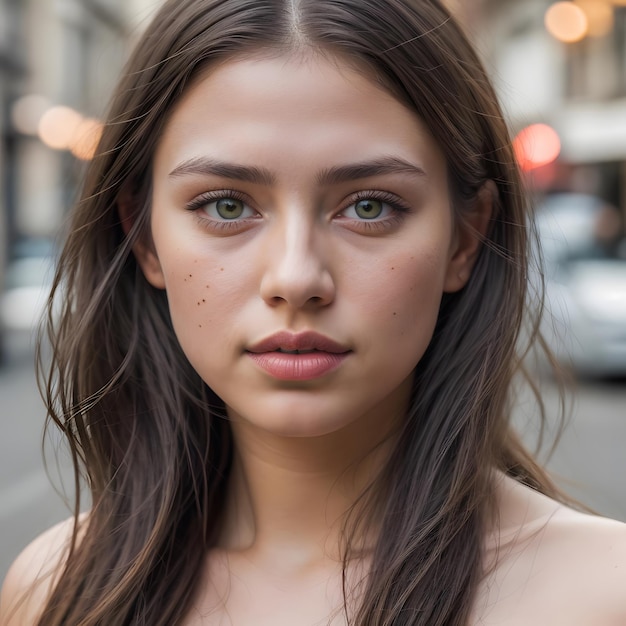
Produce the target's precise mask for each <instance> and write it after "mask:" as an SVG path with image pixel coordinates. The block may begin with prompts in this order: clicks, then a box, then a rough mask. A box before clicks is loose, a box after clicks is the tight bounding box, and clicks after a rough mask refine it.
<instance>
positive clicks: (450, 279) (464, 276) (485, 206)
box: [443, 180, 498, 293]
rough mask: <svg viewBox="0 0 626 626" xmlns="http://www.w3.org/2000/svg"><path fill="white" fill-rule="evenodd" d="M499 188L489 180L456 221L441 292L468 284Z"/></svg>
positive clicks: (455, 289)
mask: <svg viewBox="0 0 626 626" xmlns="http://www.w3.org/2000/svg"><path fill="white" fill-rule="evenodd" d="M497 195H498V189H497V187H496V185H495V183H494V182H493V181H492V180H488V181H487V182H486V183H485V184H484V185H483V186H482V187H481V188H480V189H479V191H478V193H477V194H476V200H475V201H474V206H473V207H472V208H471V209H470V210H469V211H467V212H465V213H464V214H463V217H462V219H460V220H458V221H457V224H456V226H455V230H456V232H455V236H454V241H453V246H452V249H451V256H450V260H449V262H448V269H447V272H446V278H445V282H444V289H443V290H444V292H446V293H454V292H455V291H459V290H461V289H462V288H463V287H465V285H466V284H467V282H468V280H469V278H470V276H471V273H472V270H473V268H474V264H475V263H476V259H477V258H478V255H479V253H480V251H481V249H482V245H483V241H484V240H485V238H486V237H487V234H488V231H489V224H490V222H491V218H492V216H493V212H494V205H495V203H496V198H497Z"/></svg>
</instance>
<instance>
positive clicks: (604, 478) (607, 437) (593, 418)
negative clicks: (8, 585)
mask: <svg viewBox="0 0 626 626" xmlns="http://www.w3.org/2000/svg"><path fill="white" fill-rule="evenodd" d="M9 348H10V351H9V352H10V354H9V357H10V358H11V363H10V364H9V365H10V367H8V366H6V365H5V367H4V368H2V369H0V424H1V425H2V432H3V436H2V438H1V439H0V579H1V578H3V577H4V574H5V573H6V570H7V568H8V566H9V564H10V563H11V561H12V560H13V559H14V558H15V557H16V556H17V554H18V553H19V551H20V550H21V548H22V547H24V546H25V545H26V544H27V543H28V542H29V541H30V540H31V539H32V538H33V537H35V536H36V535H37V534H38V533H39V532H41V531H42V530H43V529H45V528H47V527H48V526H50V525H51V524H53V523H55V522H56V521H58V520H61V519H64V518H66V517H68V515H69V511H68V508H67V507H66V506H65V505H64V504H63V502H62V500H61V498H60V497H59V496H58V495H57V494H56V493H55V492H54V490H53V489H52V487H51V486H50V483H49V481H48V479H47V477H46V474H45V471H44V467H43V463H42V460H41V457H42V455H41V440H42V437H41V433H42V424H43V420H44V409H43V404H42V401H41V399H40V397H39V393H38V391H37V390H36V386H35V377H34V373H33V367H32V355H31V353H30V351H29V349H28V341H27V340H23V341H21V343H20V344H19V345H13V346H11V345H10V346H9ZM543 397H544V399H545V402H546V404H547V406H548V412H549V413H550V412H554V410H555V407H556V406H557V404H556V403H557V399H556V394H555V392H554V388H553V386H552V385H551V384H550V383H546V388H545V389H544V392H543ZM533 412H534V409H533V405H532V403H531V402H527V403H525V404H524V405H523V406H522V409H521V411H520V415H519V416H518V419H519V421H520V425H521V427H522V428H525V427H524V425H523V423H524V420H525V416H529V415H532V413H533ZM526 436H528V437H529V438H532V436H533V434H532V432H531V431H530V430H528V429H526ZM550 468H551V469H552V470H553V471H554V472H556V473H557V474H558V475H560V476H561V477H562V480H561V483H562V484H563V485H564V486H565V487H566V488H567V490H568V491H569V492H570V493H571V494H572V495H574V496H575V497H577V498H578V499H580V500H581V501H582V502H584V503H585V504H587V505H589V506H591V507H593V508H594V509H595V510H597V511H598V512H599V513H602V514H604V515H608V516H611V517H615V518H618V519H621V520H623V521H626V382H622V383H593V384H592V383H585V384H581V386H580V389H579V390H578V394H577V396H576V401H575V406H574V412H573V418H572V421H571V422H570V424H569V427H568V429H567V430H566V432H565V434H564V436H563V438H562V440H561V445H560V446H559V448H558V449H557V453H556V454H555V455H554V457H553V459H552V461H551V463H550ZM53 470H54V466H53ZM53 473H54V472H53Z"/></svg>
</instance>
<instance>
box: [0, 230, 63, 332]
mask: <svg viewBox="0 0 626 626" xmlns="http://www.w3.org/2000/svg"><path fill="white" fill-rule="evenodd" d="M54 264H55V248H54V244H53V243H52V242H51V241H49V240H47V239H24V240H22V241H20V242H18V243H17V244H16V245H15V246H14V249H13V253H12V255H11V258H10V260H9V263H8V264H7V268H6V274H5V280H4V289H3V291H2V293H0V334H2V335H4V339H5V340H7V339H9V338H10V337H11V336H15V335H24V336H28V337H30V336H31V335H32V334H33V331H34V330H35V328H36V326H37V324H38V322H39V320H40V319H41V316H42V314H43V311H44V307H45V303H46V300H47V297H48V293H49V292H50V287H51V285H52V277H53V273H54Z"/></svg>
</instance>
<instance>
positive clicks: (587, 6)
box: [576, 0, 615, 37]
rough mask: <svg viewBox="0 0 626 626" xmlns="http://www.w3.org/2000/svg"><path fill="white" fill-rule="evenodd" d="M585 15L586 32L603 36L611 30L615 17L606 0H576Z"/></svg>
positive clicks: (592, 35) (595, 35) (594, 35)
mask: <svg viewBox="0 0 626 626" xmlns="http://www.w3.org/2000/svg"><path fill="white" fill-rule="evenodd" d="M576 5H577V6H579V7H580V8H581V9H582V10H583V11H584V12H585V15H586V16H587V23H588V29H587V34H588V35H590V36H591V37H604V35H607V34H608V33H610V32H611V31H612V30H613V26H614V23H615V18H614V15H613V7H612V6H611V4H610V3H609V2H607V1H606V0H576Z"/></svg>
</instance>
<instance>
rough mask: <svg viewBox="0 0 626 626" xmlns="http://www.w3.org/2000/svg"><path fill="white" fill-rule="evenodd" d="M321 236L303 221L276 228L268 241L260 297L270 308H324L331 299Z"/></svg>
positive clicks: (332, 290)
mask: <svg viewBox="0 0 626 626" xmlns="http://www.w3.org/2000/svg"><path fill="white" fill-rule="evenodd" d="M324 243H325V242H324V240H323V233H317V232H316V229H315V225H313V224H306V223H304V220H293V221H291V223H289V224H285V225H284V226H283V227H277V228H276V230H275V232H274V233H273V236H272V237H270V238H268V241H267V248H266V251H265V252H266V254H265V268H264V273H263V277H262V279H261V297H262V298H263V299H264V300H265V302H267V303H268V304H269V305H270V306H279V305H287V306H289V307H290V308H292V309H303V308H316V307H324V306H328V305H329V304H330V303H331V302H332V301H333V300H334V299H335V290H336V288H335V282H334V280H333V277H332V274H331V271H330V267H329V266H328V262H327V261H328V254H327V252H326V251H325V247H326V246H325V245H324Z"/></svg>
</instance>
